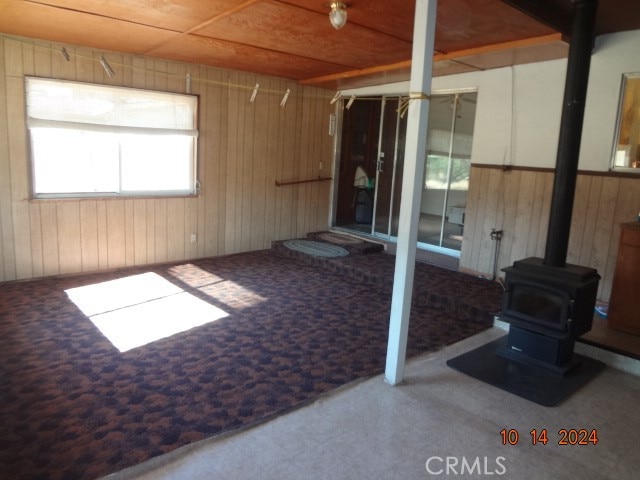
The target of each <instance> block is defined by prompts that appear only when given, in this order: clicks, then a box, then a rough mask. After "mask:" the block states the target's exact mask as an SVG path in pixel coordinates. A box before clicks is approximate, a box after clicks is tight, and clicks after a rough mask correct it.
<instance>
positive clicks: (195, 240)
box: [191, 233, 198, 243]
mask: <svg viewBox="0 0 640 480" xmlns="http://www.w3.org/2000/svg"><path fill="white" fill-rule="evenodd" d="M197 241H198V234H197V233H192V234H191V243H196V242H197Z"/></svg>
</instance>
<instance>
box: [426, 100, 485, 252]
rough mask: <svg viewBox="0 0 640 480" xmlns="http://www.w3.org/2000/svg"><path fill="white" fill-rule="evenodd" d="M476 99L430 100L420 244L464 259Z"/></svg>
mask: <svg viewBox="0 0 640 480" xmlns="http://www.w3.org/2000/svg"><path fill="white" fill-rule="evenodd" d="M476 98H477V94H476V93H475V92H472V93H456V94H452V95H438V96H435V97H434V98H433V99H432V100H431V106H430V109H429V131H428V133H427V156H426V166H425V167H426V168H425V178H424V185H423V187H424V190H423V192H422V201H421V206H420V221H419V228H418V242H419V244H422V246H424V247H426V248H428V249H432V250H441V251H442V252H443V253H449V254H453V255H459V252H460V249H461V247H462V235H463V231H464V223H465V212H466V205H467V191H468V190H469V173H470V170H471V144H472V140H473V126H474V121H475V111H476V108H475V107H476Z"/></svg>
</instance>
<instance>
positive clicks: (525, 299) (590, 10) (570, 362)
mask: <svg viewBox="0 0 640 480" xmlns="http://www.w3.org/2000/svg"><path fill="white" fill-rule="evenodd" d="M596 9H597V2H596V0H575V1H574V3H573V18H572V29H571V32H572V33H571V44H570V48H569V58H568V61H567V77H566V81H565V90H564V99H563V109H562V118H561V121H560V136H559V141H558V153H557V158H556V173H555V176H554V184H553V194H552V198H551V208H550V212H549V228H548V231H547V243H546V249H545V257H544V259H541V258H526V259H524V260H520V261H517V262H515V263H514V264H513V266H511V267H507V268H505V269H503V271H504V272H505V273H506V277H505V285H506V290H505V293H504V297H503V304H502V319H504V320H505V321H507V322H509V323H510V324H511V327H510V330H509V337H508V340H507V345H506V347H504V348H502V349H500V351H499V352H498V353H499V354H501V355H503V356H505V357H507V358H509V359H511V360H516V361H519V362H523V363H528V364H533V365H537V366H542V367H544V368H547V369H549V370H551V371H554V372H558V373H562V374H564V373H566V372H568V371H569V370H571V369H572V368H573V367H574V366H576V363H577V360H575V359H574V358H573V347H574V342H575V340H576V338H578V337H579V336H580V335H582V334H583V333H586V332H588V331H589V330H590V329H591V322H592V319H593V310H594V307H595V302H596V294H597V290H598V282H599V280H600V276H599V275H598V273H597V271H596V270H595V269H593V268H588V267H582V266H579V265H570V264H567V263H566V259H567V250H568V244H569V233H570V227H571V215H572V212H573V200H574V194H575V185H576V178H577V174H578V157H579V153H580V141H581V136H582V122H583V119H584V104H585V100H586V96H587V84H588V79H589V67H590V64H591V49H592V46H593V32H594V26H595V18H596Z"/></svg>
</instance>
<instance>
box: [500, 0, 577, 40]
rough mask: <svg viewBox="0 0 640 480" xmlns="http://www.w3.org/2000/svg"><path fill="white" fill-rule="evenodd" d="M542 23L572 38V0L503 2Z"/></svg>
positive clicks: (506, 0)
mask: <svg viewBox="0 0 640 480" xmlns="http://www.w3.org/2000/svg"><path fill="white" fill-rule="evenodd" d="M502 1H503V2H504V3H506V4H507V5H511V6H512V7H514V8H516V9H518V10H520V11H521V12H522V13H524V14H526V15H529V16H530V17H532V18H535V19H536V20H538V21H539V22H541V23H544V24H545V25H547V26H549V27H551V28H553V29H554V30H557V31H559V32H561V33H562V34H564V35H566V36H567V37H570V36H571V8H572V5H573V1H571V0H502Z"/></svg>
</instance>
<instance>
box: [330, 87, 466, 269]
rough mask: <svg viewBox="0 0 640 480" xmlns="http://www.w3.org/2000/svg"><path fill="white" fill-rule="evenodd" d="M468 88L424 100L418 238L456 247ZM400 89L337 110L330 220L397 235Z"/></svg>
mask: <svg viewBox="0 0 640 480" xmlns="http://www.w3.org/2000/svg"><path fill="white" fill-rule="evenodd" d="M476 96H477V94H476V93H475V92H471V93H457V94H451V95H437V96H434V98H433V99H432V100H431V102H430V109H429V130H428V132H426V134H427V155H426V160H425V161H426V165H425V172H426V173H425V178H424V183H423V193H422V201H421V205H420V219H419V225H418V245H419V246H420V247H421V248H425V249H429V250H436V251H440V252H441V253H446V254H449V255H454V256H456V255H459V252H460V249H461V246H462V234H463V230H464V221H465V211H466V203H467V200H466V198H467V190H468V188H469V172H470V167H471V143H472V139H473V124H474V120H475V105H476ZM401 103H402V99H401V97H373V98H360V99H356V100H355V101H354V102H353V103H352V104H351V105H350V107H349V108H348V109H346V108H345V110H344V114H343V123H342V133H341V149H340V160H339V169H338V182H337V186H338V193H337V202H336V209H335V223H334V225H335V226H337V227H341V228H344V229H347V230H352V231H355V232H360V233H364V234H367V235H372V236H375V237H381V238H384V239H387V240H392V241H393V240H394V239H395V238H396V237H397V235H398V218H399V212H400V194H401V188H402V173H403V172H402V171H403V167H404V146H405V137H406V131H407V118H406V116H403V115H401V114H400V111H401V110H402V109H400V108H399V105H400V104H401Z"/></svg>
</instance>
